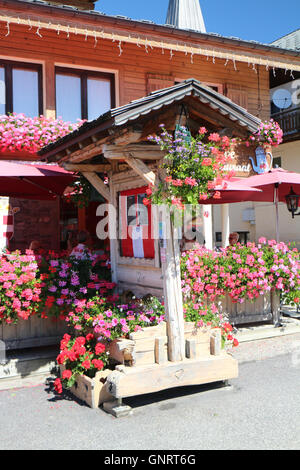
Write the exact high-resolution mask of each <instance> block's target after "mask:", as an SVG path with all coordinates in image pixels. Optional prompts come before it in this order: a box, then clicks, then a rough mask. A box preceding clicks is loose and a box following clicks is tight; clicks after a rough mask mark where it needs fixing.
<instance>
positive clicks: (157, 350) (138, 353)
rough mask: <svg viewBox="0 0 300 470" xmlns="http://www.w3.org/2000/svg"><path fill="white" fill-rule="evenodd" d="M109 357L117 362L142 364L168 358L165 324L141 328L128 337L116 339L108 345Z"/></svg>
mask: <svg viewBox="0 0 300 470" xmlns="http://www.w3.org/2000/svg"><path fill="white" fill-rule="evenodd" d="M109 353H110V357H111V358H112V359H114V360H115V361H116V362H118V363H119V364H125V365H127V366H144V365H150V364H155V363H162V362H165V361H167V360H168V340H167V324H166V323H165V322H163V323H161V324H160V325H157V326H150V327H149V328H143V329H142V330H141V331H137V332H135V333H131V334H130V335H129V339H123V338H120V339H116V340H114V341H113V342H112V343H111V344H110V346H109Z"/></svg>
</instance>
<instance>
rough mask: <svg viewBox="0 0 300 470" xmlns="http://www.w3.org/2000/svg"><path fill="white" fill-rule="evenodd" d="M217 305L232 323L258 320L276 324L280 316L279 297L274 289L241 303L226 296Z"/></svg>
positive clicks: (257, 321) (239, 323)
mask: <svg viewBox="0 0 300 470" xmlns="http://www.w3.org/2000/svg"><path fill="white" fill-rule="evenodd" d="M218 306H219V309H220V312H222V313H224V314H225V315H226V316H227V317H228V319H229V322H230V323H231V324H232V325H243V324H245V323H260V322H271V323H273V324H275V325H276V324H277V323H278V321H279V318H280V298H279V293H278V292H276V291H275V292H269V293H266V294H265V295H261V296H259V298H257V299H256V300H255V301H254V302H251V301H250V300H246V301H245V302H243V303H242V304H240V303H233V302H232V300H231V298H230V297H229V296H226V297H225V298H224V299H222V300H220V301H219V302H218Z"/></svg>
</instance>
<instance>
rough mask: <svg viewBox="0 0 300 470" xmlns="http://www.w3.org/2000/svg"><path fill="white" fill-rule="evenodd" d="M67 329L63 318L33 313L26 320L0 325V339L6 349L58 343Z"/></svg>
mask: <svg viewBox="0 0 300 470" xmlns="http://www.w3.org/2000/svg"><path fill="white" fill-rule="evenodd" d="M69 331H70V328H69V327H68V325H67V323H66V322H65V321H64V320H59V319H55V318H46V319H45V318H39V317H38V316H37V315H34V316H32V317H30V318H29V319H28V320H22V319H19V320H18V323H17V324H16V325H13V324H11V325H8V324H5V323H3V324H2V325H0V340H1V341H3V342H4V343H5V347H6V350H12V349H23V348H34V347H40V346H51V345H56V344H57V345H58V344H59V342H60V340H61V338H62V336H63V335H64V334H65V333H67V332H69Z"/></svg>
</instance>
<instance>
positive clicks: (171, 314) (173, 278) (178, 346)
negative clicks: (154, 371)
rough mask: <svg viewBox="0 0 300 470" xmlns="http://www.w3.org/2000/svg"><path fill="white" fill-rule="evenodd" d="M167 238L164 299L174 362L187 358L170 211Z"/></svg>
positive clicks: (177, 253)
mask: <svg viewBox="0 0 300 470" xmlns="http://www.w3.org/2000/svg"><path fill="white" fill-rule="evenodd" d="M164 222H165V236H166V261H165V262H164V263H163V265H162V270H163V279H164V299H165V309H166V316H167V330H168V352H169V360H170V361H172V362H176V361H183V360H184V358H185V340H184V321H183V304H182V292H181V275H180V250H179V243H178V238H177V232H178V231H177V229H176V228H175V227H174V225H173V222H172V220H171V215H170V210H169V208H168V207H165V211H164Z"/></svg>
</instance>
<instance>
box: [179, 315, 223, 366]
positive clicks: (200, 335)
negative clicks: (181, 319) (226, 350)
mask: <svg viewBox="0 0 300 470" xmlns="http://www.w3.org/2000/svg"><path fill="white" fill-rule="evenodd" d="M184 339H185V345H186V357H187V358H190V359H195V358H205V357H209V356H211V355H214V356H216V355H218V354H220V352H221V330H220V328H211V327H210V326H203V327H199V328H197V327H196V326H195V323H194V322H185V323H184Z"/></svg>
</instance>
